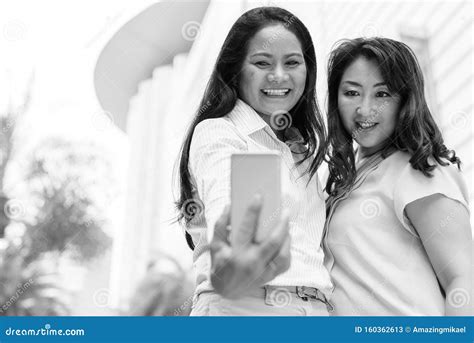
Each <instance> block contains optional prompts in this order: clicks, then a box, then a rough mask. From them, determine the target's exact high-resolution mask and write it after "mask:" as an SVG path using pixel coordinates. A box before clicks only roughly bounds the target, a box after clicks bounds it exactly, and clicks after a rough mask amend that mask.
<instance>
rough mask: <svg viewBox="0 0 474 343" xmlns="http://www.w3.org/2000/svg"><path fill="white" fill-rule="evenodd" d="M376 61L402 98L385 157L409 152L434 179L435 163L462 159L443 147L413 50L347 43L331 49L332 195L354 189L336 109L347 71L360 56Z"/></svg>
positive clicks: (384, 41)
mask: <svg viewBox="0 0 474 343" xmlns="http://www.w3.org/2000/svg"><path fill="white" fill-rule="evenodd" d="M361 56H362V57H365V58H367V59H369V60H371V61H374V62H375V63H377V65H378V67H379V69H380V72H381V74H382V77H383V79H384V81H385V82H386V83H387V87H388V89H389V90H390V91H391V92H393V93H396V94H398V95H399V96H400V99H401V103H400V112H399V117H398V120H397V125H396V127H395V130H394V132H393V134H392V136H391V137H389V138H388V139H387V142H386V144H385V146H384V148H382V151H381V152H382V156H384V157H386V156H387V154H388V152H389V151H390V150H391V149H392V148H396V149H398V150H400V151H405V152H407V153H409V154H410V156H411V158H410V164H411V166H412V167H413V168H414V169H416V170H419V171H420V172H422V173H423V174H424V175H425V176H427V177H430V176H432V174H431V171H433V169H434V168H436V164H430V162H429V161H428V159H429V158H430V157H432V158H434V160H435V161H436V162H437V163H438V164H440V165H441V166H446V165H448V164H449V163H453V164H454V163H455V164H457V165H458V167H460V164H461V161H460V159H459V158H458V157H457V156H456V153H455V152H454V150H449V149H448V148H446V146H445V145H444V141H443V137H442V135H441V131H440V130H439V128H438V126H437V125H436V123H435V121H434V119H433V116H432V115H431V112H430V110H429V108H428V105H427V103H426V100H425V95H424V81H423V74H422V71H421V68H420V66H419V64H418V60H417V58H416V56H415V54H414V53H413V51H412V50H411V49H410V48H409V47H408V46H407V45H406V44H404V43H402V42H398V41H395V40H392V39H388V38H378V37H377V38H367V39H365V38H357V39H352V40H343V41H341V42H339V43H338V45H337V47H336V48H335V49H333V51H332V52H331V54H330V57H329V63H328V114H327V115H328V136H329V143H330V144H329V155H328V165H329V178H328V181H327V183H326V191H327V192H328V193H329V194H333V193H337V192H338V191H339V190H347V189H349V188H350V187H352V185H353V183H354V180H355V177H356V168H355V162H354V160H355V158H354V149H353V137H352V136H351V133H349V132H347V131H346V130H345V128H344V126H343V124H342V121H341V118H340V114H339V110H338V89H339V84H340V82H341V79H342V76H343V74H344V71H345V70H346V69H347V68H348V67H349V65H350V64H351V63H352V62H354V61H355V60H356V59H357V58H359V57H361Z"/></svg>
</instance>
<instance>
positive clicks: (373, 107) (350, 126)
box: [338, 56, 400, 156]
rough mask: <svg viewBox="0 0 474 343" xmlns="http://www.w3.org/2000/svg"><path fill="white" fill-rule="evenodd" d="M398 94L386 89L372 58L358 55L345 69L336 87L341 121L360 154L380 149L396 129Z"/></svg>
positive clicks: (367, 153) (398, 104) (368, 153)
mask: <svg viewBox="0 0 474 343" xmlns="http://www.w3.org/2000/svg"><path fill="white" fill-rule="evenodd" d="M399 107H400V97H399V95H398V94H396V93H392V92H390V91H389V90H388V87H387V84H386V83H385V81H384V80H383V78H382V75H381V74H380V70H379V68H378V65H377V64H376V63H375V62H374V61H373V60H368V59H367V58H365V57H363V56H361V57H359V58H357V59H356V60H355V61H354V62H352V63H351V64H350V65H349V67H347V69H346V70H345V71H344V74H343V75H342V78H341V83H340V84H339V90H338V109H339V114H340V116H341V120H342V123H343V125H344V128H345V129H346V130H347V132H349V133H351V135H352V137H353V138H354V139H355V141H356V142H357V143H358V144H359V145H360V152H361V154H362V156H367V155H370V154H373V153H374V152H377V151H378V150H379V149H381V148H382V147H383V146H384V144H385V141H386V140H387V138H389V137H390V136H391V135H392V133H393V132H394V130H395V126H396V123H397V118H398V112H399Z"/></svg>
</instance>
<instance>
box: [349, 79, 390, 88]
mask: <svg viewBox="0 0 474 343" xmlns="http://www.w3.org/2000/svg"><path fill="white" fill-rule="evenodd" d="M343 83H348V84H350V85H353V86H358V87H362V85H361V84H360V83H357V82H355V81H350V80H346V81H343V82H341V84H343ZM386 85H387V82H385V81H382V82H377V83H376V84H374V85H373V86H372V87H378V86H386Z"/></svg>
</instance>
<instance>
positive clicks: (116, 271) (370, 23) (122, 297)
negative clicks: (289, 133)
mask: <svg viewBox="0 0 474 343" xmlns="http://www.w3.org/2000/svg"><path fill="white" fill-rule="evenodd" d="M262 5H267V6H281V7H284V8H286V9H288V10H290V11H291V12H293V13H294V14H295V15H297V16H298V17H299V18H300V19H301V20H302V21H303V22H304V23H305V24H306V26H307V27H308V29H309V30H310V32H311V34H312V37H313V41H314V43H315V47H316V55H317V58H318V67H319V68H318V85H317V90H318V97H319V103H320V105H321V107H322V108H323V109H324V108H325V105H326V70H325V69H326V62H327V57H328V54H329V52H330V50H331V47H332V46H333V44H334V43H335V42H336V41H337V40H339V39H342V38H355V37H360V36H366V37H371V36H384V37H389V38H394V39H397V40H401V41H404V42H406V43H407V44H408V45H410V46H411V47H412V49H413V50H414V51H415V52H416V54H417V56H418V58H419V60H420V63H421V65H422V68H423V70H424V75H425V78H426V81H427V82H426V94H427V97H428V100H429V105H430V108H431V110H432V113H433V114H434V116H435V118H436V120H437V122H438V124H439V126H440V128H441V129H442V131H443V134H444V137H445V140H446V143H447V145H448V147H450V148H453V149H455V150H456V152H457V153H458V155H459V156H460V157H461V159H462V161H463V170H464V173H465V177H466V181H467V184H468V186H469V190H470V197H471V202H472V177H473V154H472V144H473V127H472V111H473V76H474V71H473V64H472V63H473V51H474V43H473V19H474V17H473V9H472V2H471V1H430V2H426V1H409V2H408V1H349V0H345V1H314V0H313V1H296V0H295V1H243V0H232V1H219V0H210V1H145V0H138V1H133V2H132V1H131V0H127V1H125V0H115V1H109V0H101V1H97V2H94V3H79V2H61V1H53V0H46V1H42V2H41V3H39V2H34V1H25V0H19V1H3V2H1V4H0V30H1V32H0V51H1V54H0V129H1V131H0V315H126V314H127V315H187V314H188V313H189V308H190V305H191V295H192V292H193V284H192V282H193V281H192V280H194V276H193V274H192V269H191V264H192V253H191V251H190V250H189V249H188V248H187V246H186V243H185V240H184V233H183V230H182V228H181V227H180V226H179V225H178V224H176V223H175V218H176V215H177V213H176V212H175V209H174V204H173V202H174V196H173V189H174V188H173V171H174V165H175V162H176V158H177V155H178V151H179V148H180V145H181V142H182V139H183V136H184V132H185V130H186V128H187V125H188V124H189V121H190V119H191V118H192V116H193V115H194V114H195V113H196V111H197V109H198V104H199V101H200V97H201V96H202V93H203V90H204V87H205V84H206V82H207V80H208V78H209V76H210V73H211V70H212V67H213V64H214V62H215V59H216V57H217V54H218V52H219V49H220V47H221V45H222V43H223V41H224V39H225V36H226V35H227V32H228V30H229V29H230V27H231V25H232V24H233V23H234V21H235V20H236V19H237V18H238V17H239V16H240V15H241V14H242V13H243V12H245V11H246V10H248V9H250V8H253V7H257V6H262Z"/></svg>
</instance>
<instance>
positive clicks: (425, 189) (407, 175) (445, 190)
mask: <svg viewBox="0 0 474 343" xmlns="http://www.w3.org/2000/svg"><path fill="white" fill-rule="evenodd" d="M432 175H433V176H432V177H427V176H425V175H423V173H422V172H421V171H419V170H415V169H414V168H413V167H412V166H411V164H410V163H408V164H407V165H406V166H405V167H404V169H403V170H402V172H401V174H400V177H399V179H398V181H397V182H396V183H395V191H394V196H393V200H394V207H395V212H396V215H397V217H398V219H399V220H400V222H401V223H402V224H403V226H404V227H405V229H407V230H408V231H409V232H410V233H412V234H413V235H415V236H416V237H419V236H418V233H417V232H416V230H415V228H414V227H413V226H412V225H411V223H410V221H409V219H408V217H407V216H406V214H405V207H406V206H407V205H408V204H409V203H411V202H413V201H415V200H418V199H422V198H425V197H428V196H430V195H434V194H442V195H444V196H445V197H448V198H450V199H453V200H455V201H458V202H459V203H461V204H462V205H463V206H464V207H466V209H467V210H468V211H469V204H468V203H469V200H468V199H469V195H468V188H467V185H466V183H465V181H464V178H463V175H462V172H461V171H460V170H458V168H457V166H456V165H452V164H450V165H448V166H441V165H437V166H436V168H435V169H434V170H433V171H432Z"/></svg>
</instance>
